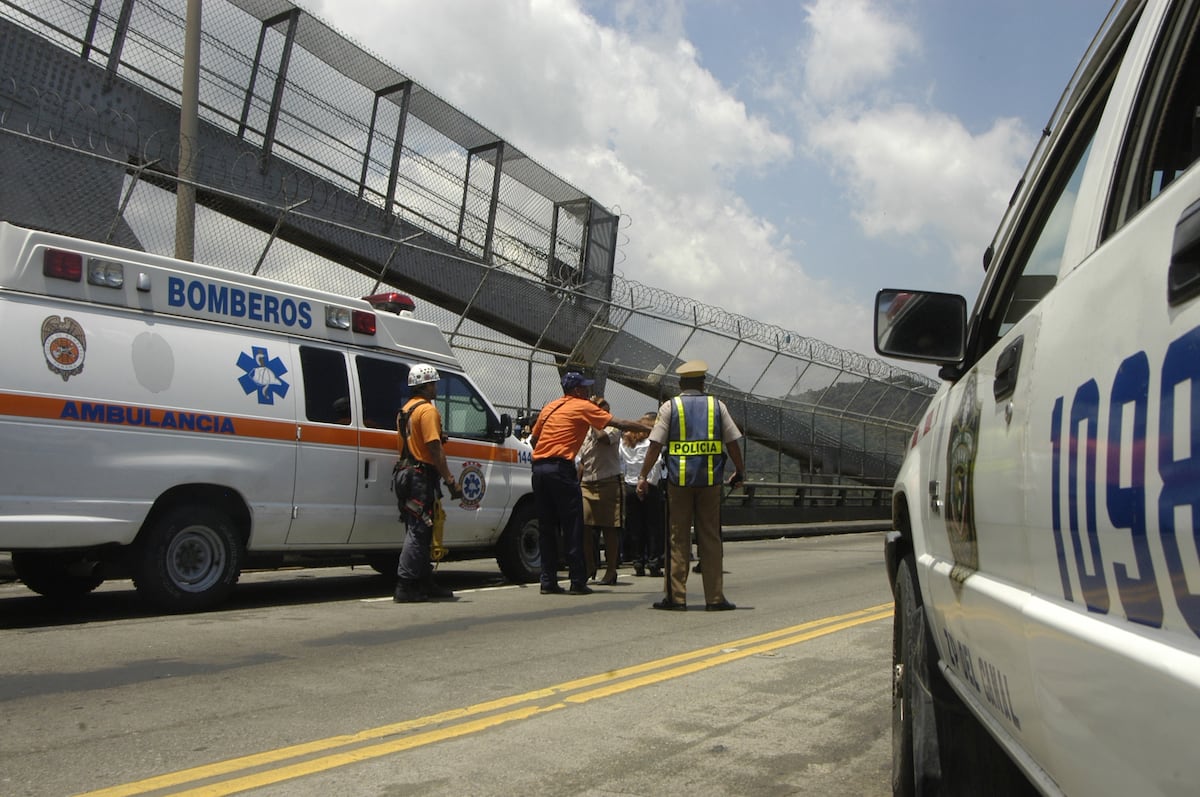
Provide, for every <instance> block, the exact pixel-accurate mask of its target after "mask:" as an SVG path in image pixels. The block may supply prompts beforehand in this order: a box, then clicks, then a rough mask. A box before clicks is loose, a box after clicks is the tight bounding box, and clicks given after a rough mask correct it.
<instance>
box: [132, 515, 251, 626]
mask: <svg viewBox="0 0 1200 797" xmlns="http://www.w3.org/2000/svg"><path fill="white" fill-rule="evenodd" d="M139 545H140V548H139V550H138V553H137V555H136V557H135V567H134V575H133V584H134V586H135V587H137V590H138V592H139V593H141V594H142V595H143V596H144V597H145V598H146V599H147V600H149V601H150V602H152V603H154V604H156V605H158V606H159V607H161V608H163V609H165V610H167V611H172V612H195V611H203V610H205V609H210V608H212V607H213V606H216V605H217V604H219V603H221V602H222V601H224V600H225V599H226V598H227V597H228V596H229V593H230V592H231V591H232V590H233V587H234V585H235V584H237V581H238V577H239V576H240V575H241V570H242V559H243V557H244V552H243V548H242V543H241V540H240V539H239V538H238V535H237V532H236V531H235V528H234V525H233V523H232V521H230V519H229V517H228V516H227V515H225V514H224V513H223V512H221V511H220V510H218V509H214V508H212V507H209V506H201V505H186V504H185V505H180V506H176V507H174V508H171V509H168V510H167V511H166V512H164V513H163V514H162V515H161V516H159V517H158V518H156V519H155V520H154V521H152V523H151V525H149V526H148V527H147V528H146V529H145V530H144V531H143V534H142V538H141V539H140V540H139Z"/></svg>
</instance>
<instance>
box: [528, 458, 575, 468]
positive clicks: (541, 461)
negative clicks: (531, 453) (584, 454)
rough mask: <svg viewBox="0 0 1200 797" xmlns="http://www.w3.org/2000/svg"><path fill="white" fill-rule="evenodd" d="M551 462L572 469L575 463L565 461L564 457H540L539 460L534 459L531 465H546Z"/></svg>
mask: <svg viewBox="0 0 1200 797" xmlns="http://www.w3.org/2000/svg"><path fill="white" fill-rule="evenodd" d="M552 462H553V463H558V464H560V465H571V466H572V467H574V465H575V463H574V462H573V461H571V460H569V459H567V458H566V457H542V458H541V459H535V460H534V461H533V464H534V465H548V464H550V463H552Z"/></svg>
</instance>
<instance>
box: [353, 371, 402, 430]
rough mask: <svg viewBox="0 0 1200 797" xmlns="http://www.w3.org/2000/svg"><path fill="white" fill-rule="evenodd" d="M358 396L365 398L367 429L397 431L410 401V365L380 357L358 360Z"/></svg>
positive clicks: (364, 412)
mask: <svg viewBox="0 0 1200 797" xmlns="http://www.w3.org/2000/svg"><path fill="white" fill-rule="evenodd" d="M354 365H355V369H356V370H357V371H358V394H359V395H360V396H362V405H363V426H366V427H368V428H371V429H395V428H396V413H398V412H399V411H400V408H401V407H403V406H404V402H405V401H406V400H407V399H408V395H409V393H408V366H407V365H405V364H403V363H399V362H396V361H395V360H385V359H382V358H379V357H363V356H359V357H356V358H355V362H354Z"/></svg>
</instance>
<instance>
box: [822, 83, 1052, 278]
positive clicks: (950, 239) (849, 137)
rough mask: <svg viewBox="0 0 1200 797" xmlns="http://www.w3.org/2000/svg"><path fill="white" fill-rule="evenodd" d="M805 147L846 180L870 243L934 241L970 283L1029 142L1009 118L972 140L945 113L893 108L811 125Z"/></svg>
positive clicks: (977, 269)
mask: <svg viewBox="0 0 1200 797" xmlns="http://www.w3.org/2000/svg"><path fill="white" fill-rule="evenodd" d="M810 142H811V143H812V145H813V146H814V147H815V148H816V149H817V150H818V151H820V152H821V153H823V154H825V155H827V156H828V157H829V159H830V161H831V162H832V163H833V164H835V166H834V169H835V171H836V172H837V173H839V174H841V175H843V176H844V178H845V181H846V185H847V190H848V192H849V194H850V196H851V197H852V199H853V201H854V203H855V206H856V211H855V215H856V218H857V219H858V221H859V223H860V224H861V226H862V229H863V230H864V231H865V232H866V233H867V234H868V235H871V236H874V237H881V236H887V235H898V236H922V235H928V236H933V237H935V238H937V239H940V240H942V241H944V242H946V246H947V247H948V248H949V250H950V252H951V255H952V257H953V258H954V261H955V263H956V264H958V265H959V267H960V268H961V269H962V270H963V272H964V273H965V274H968V275H969V276H970V277H976V276H977V275H978V274H979V273H980V266H979V262H980V261H979V258H980V255H981V254H982V252H983V249H984V247H985V246H986V245H987V244H988V242H989V241H990V240H991V236H992V233H993V231H994V229H995V224H996V220H997V219H999V218H1000V215H1001V213H1003V211H1004V207H1005V205H1006V204H1007V202H1008V197H1009V194H1010V193H1011V191H1012V188H1013V186H1014V185H1015V184H1016V180H1017V176H1018V175H1019V173H1020V167H1021V165H1022V164H1023V163H1024V158H1025V157H1026V156H1027V155H1028V153H1029V152H1030V151H1031V149H1032V147H1033V137H1032V136H1031V135H1029V134H1028V133H1027V132H1026V131H1025V130H1023V128H1022V126H1021V124H1020V123H1019V121H1018V120H1015V119H999V120H997V121H996V122H994V123H993V125H992V127H991V128H990V129H989V130H987V131H986V132H984V133H982V134H980V135H972V134H971V132H970V131H968V130H967V129H966V128H965V127H964V126H963V125H962V123H961V122H960V121H959V120H958V119H956V118H954V117H952V116H949V115H947V114H943V113H938V112H933V111H922V110H920V109H917V108H915V107H913V106H907V105H897V106H894V107H890V108H881V109H875V110H871V111H866V112H863V113H861V114H859V115H856V116H849V115H840V114H835V115H832V116H830V117H828V118H826V119H823V120H822V121H820V122H819V123H817V124H816V125H815V126H814V127H813V129H812V130H811V131H810Z"/></svg>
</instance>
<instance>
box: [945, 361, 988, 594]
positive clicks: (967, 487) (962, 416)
mask: <svg viewBox="0 0 1200 797" xmlns="http://www.w3.org/2000/svg"><path fill="white" fill-rule="evenodd" d="M979 414H980V406H979V401H978V400H977V398H976V374H975V372H972V373H971V374H970V376H968V377H967V378H966V380H965V381H964V389H963V397H962V403H960V404H959V406H958V411H957V412H956V413H955V414H954V418H953V420H952V422H951V424H950V443H949V446H948V448H947V450H946V480H947V481H948V482H949V484H948V485H947V496H946V499H947V500H946V531H947V533H948V534H949V537H950V550H951V551H952V552H953V554H954V561H955V563H956V564H958V565H962V566H963V567H966V568H970V569H971V570H976V569H978V568H979V541H978V539H977V538H976V534H975V456H976V454H978V453H979Z"/></svg>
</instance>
